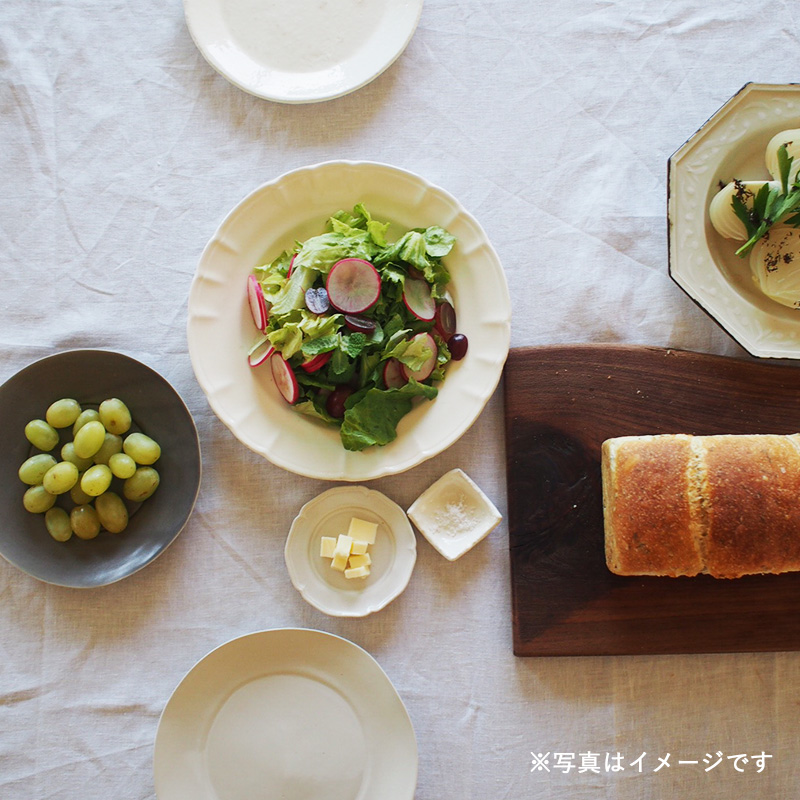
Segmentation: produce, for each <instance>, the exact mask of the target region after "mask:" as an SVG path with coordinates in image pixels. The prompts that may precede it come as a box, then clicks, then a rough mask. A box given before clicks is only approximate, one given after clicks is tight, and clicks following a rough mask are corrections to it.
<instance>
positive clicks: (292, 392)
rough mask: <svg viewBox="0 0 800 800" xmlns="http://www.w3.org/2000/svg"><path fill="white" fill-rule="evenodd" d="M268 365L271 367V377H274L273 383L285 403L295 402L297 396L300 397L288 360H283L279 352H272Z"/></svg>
mask: <svg viewBox="0 0 800 800" xmlns="http://www.w3.org/2000/svg"><path fill="white" fill-rule="evenodd" d="M270 366H271V367H272V377H273V378H274V379H275V385H276V386H277V387H278V391H279V392H280V393H281V394H282V395H283V399H284V400H286V402H287V403H296V402H297V398H298V397H300V387H299V386H298V385H297V378H295V376H294V372H293V371H292V368H291V367H290V366H289V364H288V362H287V361H285V360H284V358H283V356H282V355H281V354H280V353H274V354H273V355H272V358H271V359H270Z"/></svg>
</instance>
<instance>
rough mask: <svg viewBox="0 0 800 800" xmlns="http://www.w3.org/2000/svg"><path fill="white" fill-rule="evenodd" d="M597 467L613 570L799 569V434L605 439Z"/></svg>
mask: <svg viewBox="0 0 800 800" xmlns="http://www.w3.org/2000/svg"><path fill="white" fill-rule="evenodd" d="M602 473H603V514H604V520H605V547H606V563H607V564H608V567H609V569H610V570H611V571H612V572H616V573H617V574H619V575H665V576H670V577H678V576H680V575H698V574H701V573H707V574H709V575H712V576H713V577H715V578H739V577H741V576H742V575H752V574H757V573H779V572H793V571H798V570H800V434H793V435H787V436H781V435H756V434H753V435H747V436H733V435H731V436H689V435H686V434H676V435H660V436H625V437H620V438H617V439H609V440H608V441H606V442H604V443H603V453H602Z"/></svg>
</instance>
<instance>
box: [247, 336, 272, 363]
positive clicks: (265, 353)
mask: <svg viewBox="0 0 800 800" xmlns="http://www.w3.org/2000/svg"><path fill="white" fill-rule="evenodd" d="M274 352H275V348H274V347H273V346H272V342H270V340H269V339H266V340H265V341H263V342H261V343H260V344H258V345H256V346H255V348H253V350H251V351H250V353H249V354H248V356H247V360H248V362H249V363H250V366H251V367H258V366H260V365H261V364H263V363H264V362H265V361H266V360H267V359H268V358H269V357H270V356H271V355H272V354H273V353H274Z"/></svg>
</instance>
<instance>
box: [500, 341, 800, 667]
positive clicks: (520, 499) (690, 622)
mask: <svg viewBox="0 0 800 800" xmlns="http://www.w3.org/2000/svg"><path fill="white" fill-rule="evenodd" d="M504 385H505V424H506V466H507V483H508V524H509V539H510V541H509V547H510V554H511V588H512V613H513V626H514V653H515V654H516V655H519V656H574V655H611V654H636V653H651V654H652V653H658V654H661V653H712V652H747V651H771V650H800V573H792V574H785V575H763V576H762V575H759V576H750V577H745V578H740V579H738V580H717V579H714V578H710V577H707V576H698V577H696V578H638V577H620V576H617V575H614V574H612V573H611V572H609V571H608V569H607V568H606V565H605V555H604V541H603V511H602V497H601V478H600V446H601V444H602V442H603V441H604V440H605V439H608V438H611V437H614V436H627V435H639V434H656V433H692V434H719V433H795V432H797V431H800V365H798V366H794V365H793V364H788V365H787V364H778V363H770V362H765V361H756V360H752V359H739V358H725V357H721V356H710V355H704V354H699V353H690V352H686V351H679V350H667V349H662V348H654V347H631V346H606V345H581V346H557V347H540V348H522V349H516V350H512V351H511V353H510V354H509V358H508V361H507V362H506V367H505V373H504ZM798 503H800V497H798ZM798 535H799V536H800V531H798Z"/></svg>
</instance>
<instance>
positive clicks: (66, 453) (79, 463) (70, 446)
mask: <svg viewBox="0 0 800 800" xmlns="http://www.w3.org/2000/svg"><path fill="white" fill-rule="evenodd" d="M61 460H62V461H71V462H72V463H73V464H74V465H75V466H76V467H77V468H78V472H85V471H86V470H87V469H89V467H91V466H92V464H94V461H92V459H91V458H80V457H79V456H78V455H77V453H76V452H75V443H74V442H67V443H66V444H65V445H64V446H63V447H62V448H61Z"/></svg>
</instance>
